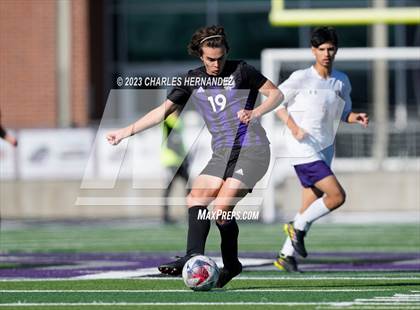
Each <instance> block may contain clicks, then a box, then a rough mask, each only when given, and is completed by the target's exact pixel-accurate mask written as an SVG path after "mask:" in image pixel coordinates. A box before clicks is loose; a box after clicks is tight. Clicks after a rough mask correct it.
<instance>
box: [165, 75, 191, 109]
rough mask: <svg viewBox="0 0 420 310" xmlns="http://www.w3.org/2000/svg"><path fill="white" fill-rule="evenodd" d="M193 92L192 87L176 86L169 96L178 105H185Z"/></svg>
mask: <svg viewBox="0 0 420 310" xmlns="http://www.w3.org/2000/svg"><path fill="white" fill-rule="evenodd" d="M189 75H190V72H188V75H187V76H189ZM191 92H192V90H191V88H190V87H187V86H185V85H180V86H175V87H173V88H172V89H171V91H170V92H169V94H168V96H167V98H168V99H169V100H171V101H172V102H173V103H175V104H177V105H180V106H184V105H185V104H186V103H187V101H188V99H190V96H191Z"/></svg>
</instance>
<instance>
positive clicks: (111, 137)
mask: <svg viewBox="0 0 420 310" xmlns="http://www.w3.org/2000/svg"><path fill="white" fill-rule="evenodd" d="M175 110H176V105H175V103H173V102H172V101H171V100H169V99H167V100H165V101H164V102H163V103H162V104H161V105H160V106H158V107H157V108H155V109H153V110H152V111H150V112H149V113H147V114H146V115H145V116H143V117H142V118H140V119H139V120H137V121H136V122H135V123H133V124H131V125H129V126H127V127H124V128H121V129H117V130H115V131H111V132H109V133H108V134H107V135H106V139H107V140H108V142H109V143H110V144H112V145H117V144H118V143H120V142H121V140H123V139H125V138H127V137H129V136H132V135H135V134H136V133H140V132H142V131H145V130H147V129H149V128H151V127H153V126H156V125H157V124H160V123H161V122H162V121H163V120H164V119H165V118H166V117H167V116H168V115H169V114H171V113H173V112H174V111H175Z"/></svg>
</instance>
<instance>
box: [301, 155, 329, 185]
mask: <svg viewBox="0 0 420 310" xmlns="http://www.w3.org/2000/svg"><path fill="white" fill-rule="evenodd" d="M294 168H295V171H296V174H297V176H298V178H299V180H300V183H301V184H302V186H303V187H313V186H314V185H315V183H316V182H318V181H320V180H322V179H323V178H325V177H327V176H329V175H334V173H333V172H332V171H331V168H330V167H328V165H327V164H326V163H325V162H324V161H323V160H317V161H313V162H311V163H307V164H301V165H295V166H294Z"/></svg>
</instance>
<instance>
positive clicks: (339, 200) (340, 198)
mask: <svg viewBox="0 0 420 310" xmlns="http://www.w3.org/2000/svg"><path fill="white" fill-rule="evenodd" d="M334 200H335V203H336V205H337V207H336V208H338V207H340V206H342V205H343V204H344V202H345V201H346V192H345V191H344V190H341V191H339V192H337V194H336V195H335V197H334Z"/></svg>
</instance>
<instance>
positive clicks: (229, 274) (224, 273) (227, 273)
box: [216, 263, 242, 288]
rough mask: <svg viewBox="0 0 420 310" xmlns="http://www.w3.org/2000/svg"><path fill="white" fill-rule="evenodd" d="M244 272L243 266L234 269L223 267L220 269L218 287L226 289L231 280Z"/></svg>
mask: <svg viewBox="0 0 420 310" xmlns="http://www.w3.org/2000/svg"><path fill="white" fill-rule="evenodd" d="M241 272H242V264H241V263H239V265H237V266H235V267H234V268H231V269H227V268H225V267H223V268H222V269H220V273H219V279H218V280H217V283H216V287H218V288H222V287H224V286H225V285H226V284H227V283H228V282H229V281H230V280H232V279H233V278H234V277H236V276H237V275H238V274H240V273H241Z"/></svg>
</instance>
